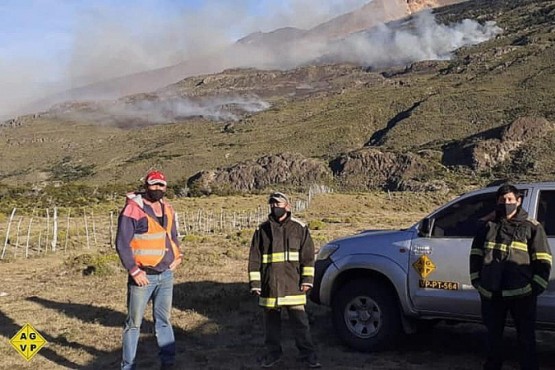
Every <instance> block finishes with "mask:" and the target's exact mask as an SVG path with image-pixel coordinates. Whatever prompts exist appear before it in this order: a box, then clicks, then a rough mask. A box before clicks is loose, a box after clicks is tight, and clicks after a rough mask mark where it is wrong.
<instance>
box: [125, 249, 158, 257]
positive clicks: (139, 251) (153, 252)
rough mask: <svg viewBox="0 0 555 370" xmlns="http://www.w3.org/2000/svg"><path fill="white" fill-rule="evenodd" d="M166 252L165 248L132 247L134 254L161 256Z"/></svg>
mask: <svg viewBox="0 0 555 370" xmlns="http://www.w3.org/2000/svg"><path fill="white" fill-rule="evenodd" d="M164 253H166V250H165V249H134V250H133V254H134V255H135V256H163V255H164Z"/></svg>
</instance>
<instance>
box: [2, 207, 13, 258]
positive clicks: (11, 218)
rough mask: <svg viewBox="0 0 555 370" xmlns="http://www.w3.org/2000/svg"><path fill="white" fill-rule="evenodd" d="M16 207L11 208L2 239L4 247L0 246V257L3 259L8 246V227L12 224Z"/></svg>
mask: <svg viewBox="0 0 555 370" xmlns="http://www.w3.org/2000/svg"><path fill="white" fill-rule="evenodd" d="M15 210H16V208H14V209H12V214H11V215H10V219H9V220H8V226H7V227H6V239H4V248H2V256H0V259H2V260H3V259H4V254H6V247H7V246H8V241H9V240H10V227H11V226H12V221H13V216H14V215H15Z"/></svg>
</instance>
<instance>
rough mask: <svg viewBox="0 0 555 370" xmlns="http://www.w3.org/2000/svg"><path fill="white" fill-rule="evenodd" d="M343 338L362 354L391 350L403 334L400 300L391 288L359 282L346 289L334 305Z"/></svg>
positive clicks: (350, 284)
mask: <svg viewBox="0 0 555 370" xmlns="http://www.w3.org/2000/svg"><path fill="white" fill-rule="evenodd" d="M332 316H333V325H334V327H335V331H336V332H337V334H338V336H339V338H340V339H341V340H342V341H343V342H345V343H346V344H347V345H348V346H350V347H352V348H354V349H356V350H359V351H364V352H368V351H375V350H381V349H384V348H387V347H388V346H389V345H390V344H392V343H393V342H394V341H395V339H397V337H398V336H399V334H400V333H401V317H400V312H399V305H398V302H397V297H396V295H395V293H394V291H392V289H390V288H389V287H388V286H387V285H385V284H384V283H381V282H379V281H375V280H370V279H357V280H353V281H351V282H348V283H347V284H346V285H344V286H342V287H341V288H340V289H339V290H338V291H337V295H336V297H335V298H334V300H333V303H332Z"/></svg>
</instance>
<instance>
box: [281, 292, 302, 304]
mask: <svg viewBox="0 0 555 370" xmlns="http://www.w3.org/2000/svg"><path fill="white" fill-rule="evenodd" d="M277 303H278V306H294V305H300V304H306V295H304V294H301V295H286V296H285V297H278V299H277Z"/></svg>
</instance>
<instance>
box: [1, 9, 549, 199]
mask: <svg viewBox="0 0 555 370" xmlns="http://www.w3.org/2000/svg"><path fill="white" fill-rule="evenodd" d="M437 13H438V18H439V20H440V22H447V23H452V22H459V21H461V20H463V19H465V18H473V19H480V20H482V21H484V22H485V21H488V20H496V21H497V22H498V25H499V26H500V27H501V28H502V29H503V33H502V34H500V35H499V36H497V37H496V38H495V39H492V40H489V41H487V42H484V43H482V44H480V45H476V46H472V47H466V48H462V49H460V50H458V51H457V53H456V55H455V56H454V58H453V59H452V60H450V61H449V60H444V61H424V62H419V63H413V64H411V65H408V66H403V67H392V68H386V69H381V70H371V71H369V70H366V69H365V68H362V67H357V66H352V65H328V66H304V67H301V68H298V69H294V70H290V71H277V70H274V71H259V70H254V69H244V70H241V69H235V70H228V71H224V72H222V73H219V74H214V75H204V76H196V77H190V78H187V79H185V80H182V81H180V82H179V83H177V84H174V85H171V86H168V87H167V88H164V89H161V90H160V91H159V94H161V95H164V94H167V95H168V96H169V95H171V96H176V95H178V96H187V97H193V98H199V97H210V96H214V94H216V93H222V92H241V93H249V92H252V93H253V94H257V95H258V96H259V97H260V98H261V99H264V100H265V101H267V102H269V103H270V104H271V108H270V109H267V110H265V111H262V112H259V113H252V114H247V115H245V116H243V117H242V118H241V119H239V120H238V121H225V122H218V121H216V122H214V121H207V120H205V119H203V118H202V117H196V118H192V119H179V117H177V119H176V120H174V121H172V122H171V123H168V124H164V125H152V126H148V127H143V128H140V129H124V128H117V127H113V126H111V125H107V126H102V125H99V124H98V123H92V122H86V120H77V121H76V120H75V118H72V121H69V122H65V121H61V120H60V119H59V118H56V116H53V115H43V116H39V117H33V116H28V117H23V118H20V119H19V120H16V121H12V122H10V123H9V124H8V123H7V124H5V125H4V127H2V128H0V138H1V140H0V150H2V153H3V158H4V161H2V162H1V163H0V177H1V178H2V182H4V183H12V184H13V183H18V182H39V181H41V180H53V179H61V180H64V178H63V174H64V173H70V174H73V178H72V179H73V180H78V181H83V182H86V183H88V184H107V183H128V182H133V181H136V180H137V179H139V178H140V176H141V175H142V174H143V173H144V172H145V171H146V170H147V169H148V168H149V167H151V166H156V167H159V168H161V169H163V170H165V171H167V172H168V173H169V175H170V179H171V181H173V182H175V181H176V180H179V182H180V183H181V184H182V185H183V186H184V184H185V182H186V180H187V179H188V178H189V177H191V176H193V175H194V174H196V173H197V172H199V171H201V170H207V169H216V168H218V167H222V168H224V167H229V166H233V165H235V164H237V163H241V162H244V161H247V160H251V161H253V160H256V159H257V158H260V157H263V156H266V155H272V154H279V153H284V152H294V153H299V154H301V155H303V156H305V157H309V158H316V159H318V160H320V161H322V162H324V163H327V162H332V163H333V164H336V163H342V164H344V163H347V161H353V160H360V161H361V162H359V163H367V162H363V161H367V160H380V158H386V159H387V160H388V161H398V160H405V161H408V162H407V166H409V167H403V166H398V168H401V169H404V168H410V170H411V171H413V172H411V177H410V178H406V179H399V178H394V175H395V176H399V173H393V174H391V173H389V174H388V173H387V172H384V173H383V176H384V179H382V180H381V182H379V183H375V184H370V185H371V186H378V187H381V186H384V185H387V184H392V183H394V184H396V185H395V186H397V187H396V188H403V186H405V188H406V187H407V186H409V187H410V186H414V184H413V183H411V182H410V181H431V180H442V181H445V182H446V183H447V184H449V185H453V186H457V184H464V183H469V182H472V183H474V184H476V183H477V182H480V181H489V180H490V179H492V178H496V177H500V176H511V177H514V178H520V179H542V178H552V176H553V173H555V161H553V160H552V159H551V158H550V156H546V155H545V154H544V153H550V152H552V151H553V150H555V133H554V131H553V130H551V129H550V124H551V123H553V122H555V111H554V110H553V107H554V106H555V95H554V94H553V93H552V86H555V73H554V72H555V71H554V70H553V69H554V67H553V64H552V61H553V60H554V58H555V38H554V37H553V32H554V26H553V24H555V1H539V0H537V1H533V0H520V1H514V0H512V1H507V0H496V1H470V2H467V3H461V4H457V5H452V6H449V7H446V8H441V9H438V11H437ZM127 99H136V100H138V101H148V100H149V99H151V96H150V95H149V94H141V95H136V96H132V97H128V98H127ZM87 109H91V107H88V108H87ZM526 117H539V118H543V119H540V120H534V119H525V120H524V121H523V120H521V118H526ZM66 119H67V118H66ZM546 121H547V123H545V122H546ZM513 122H515V124H514V125H511V124H513ZM522 122H525V123H526V122H529V123H530V125H540V126H538V127H539V128H540V129H539V130H538V134H537V135H535V136H534V135H532V136H526V139H524V136H523V138H522V139H518V137H519V136H518V135H516V136H515V135H505V134H503V132H506V131H509V132H513V131H514V132H523V131H525V130H528V129H529V128H533V127H535V126H524V128H522V126H519V124H520V125H522ZM538 122H539V123H538ZM509 125H511V126H509ZM518 127H521V128H520V129H519V128H518ZM519 130H520V131H519ZM515 137H516V139H515ZM487 140H493V141H490V142H489V144H488V145H489V146H480V147H479V146H478V144H479V143H482V142H486V141H487ZM495 140H497V141H495ZM509 142H510V143H509ZM508 144H510V145H509V146H507V145H508ZM488 148H491V149H488ZM506 148H509V149H507V150H506ZM484 150H486V154H487V155H489V156H490V157H492V158H493V157H495V156H493V154H495V153H497V154H499V155H498V157H499V158H501V159H502V160H497V161H495V162H492V163H491V164H490V165H488V167H485V168H480V167H479V166H478V165H477V164H479V163H484V162H483V161H479V159H480V158H478V157H477V156H478V155H479V154H480V153H481V151H482V152H483V151H484ZM487 150H495V153H493V152H487ZM500 151H506V152H503V153H501V152H500ZM497 154H496V155H497ZM501 154H502V155H501ZM473 158H475V159H476V163H474V162H473V161H474V159H473ZM496 158H497V157H496ZM422 164H425V166H424V165H422ZM357 166H359V165H353V166H350V168H356V167H357ZM342 168H346V167H345V166H344V165H343V167H340V166H338V167H337V168H333V169H334V171H336V172H335V175H336V180H337V181H338V183H339V184H340V185H341V184H350V186H352V187H353V188H357V187H358V185H360V184H361V183H357V182H356V181H354V180H353V178H352V177H350V178H347V177H345V176H351V175H348V174H347V172H345V170H343V169H342ZM361 168H364V167H361ZM421 169H423V170H421ZM418 171H420V172H418ZM60 174H61V175H62V176H61V178H60ZM360 174H361V173H359V175H360ZM361 176H362V177H365V178H368V176H369V175H367V174H365V173H362V175H361ZM370 176H371V174H370ZM380 176H382V175H380ZM387 176H390V177H387ZM392 176H393V177H392ZM66 180H67V179H66ZM401 182H403V183H404V184H402V183H401ZM364 186H366V185H364Z"/></svg>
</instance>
